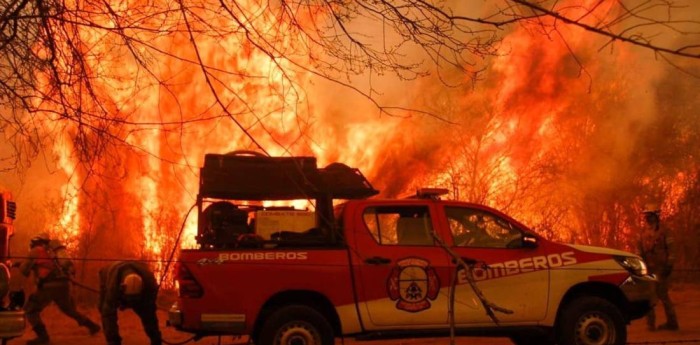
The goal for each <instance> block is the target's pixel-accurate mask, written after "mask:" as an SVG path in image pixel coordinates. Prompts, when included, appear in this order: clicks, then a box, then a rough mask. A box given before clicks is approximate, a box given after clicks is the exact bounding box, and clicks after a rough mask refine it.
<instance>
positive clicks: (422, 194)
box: [416, 188, 450, 200]
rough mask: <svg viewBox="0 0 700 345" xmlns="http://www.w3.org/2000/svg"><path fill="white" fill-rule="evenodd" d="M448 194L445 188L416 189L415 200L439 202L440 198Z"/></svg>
mask: <svg viewBox="0 0 700 345" xmlns="http://www.w3.org/2000/svg"><path fill="white" fill-rule="evenodd" d="M449 192H450V191H449V190H447V188H418V189H416V198H418V199H432V200H439V199H440V196H442V195H445V194H447V193H449Z"/></svg>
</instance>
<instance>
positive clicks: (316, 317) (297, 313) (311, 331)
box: [258, 305, 334, 345]
mask: <svg viewBox="0 0 700 345" xmlns="http://www.w3.org/2000/svg"><path fill="white" fill-rule="evenodd" d="M258 339H259V342H258V345H333V343H334V338H333V328H332V327H331V325H330V323H328V320H326V318H325V317H324V316H323V315H322V314H321V313H319V312H318V311H316V310H315V309H313V308H310V307H307V306H304V305H290V306H286V307H282V308H280V309H278V310H276V311H275V312H273V313H272V314H271V315H270V317H268V318H267V320H265V323H264V324H263V326H262V328H261V330H260V336H259V337H258Z"/></svg>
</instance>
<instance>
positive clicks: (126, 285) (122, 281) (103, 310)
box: [100, 261, 162, 345]
mask: <svg viewBox="0 0 700 345" xmlns="http://www.w3.org/2000/svg"><path fill="white" fill-rule="evenodd" d="M157 295H158V283H157V282H156V278H155V276H154V275H153V273H152V272H151V271H150V270H149V269H148V266H146V265H145V264H143V263H141V262H136V261H119V262H115V263H113V264H111V265H109V266H106V267H103V268H102V269H101V270H100V314H101V315H102V328H103V329H104V334H105V338H106V340H107V345H121V343H122V338H121V336H119V326H118V324H117V310H124V309H127V308H131V309H133V310H134V312H135V313H136V315H138V316H139V318H140V319H141V324H142V325H143V329H144V331H145V332H146V335H147V336H148V338H149V339H150V340H151V345H161V344H162V339H161V334H160V329H159V328H158V317H157V315H156V297H157Z"/></svg>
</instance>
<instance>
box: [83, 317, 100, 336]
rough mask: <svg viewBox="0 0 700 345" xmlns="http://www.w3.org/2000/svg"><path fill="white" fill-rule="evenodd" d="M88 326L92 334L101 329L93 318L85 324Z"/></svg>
mask: <svg viewBox="0 0 700 345" xmlns="http://www.w3.org/2000/svg"><path fill="white" fill-rule="evenodd" d="M84 326H85V327H87V329H88V331H89V332H90V335H95V334H96V333H97V332H99V331H100V326H99V325H98V324H96V323H94V322H92V321H91V320H88V321H87V322H86V323H85V325H84Z"/></svg>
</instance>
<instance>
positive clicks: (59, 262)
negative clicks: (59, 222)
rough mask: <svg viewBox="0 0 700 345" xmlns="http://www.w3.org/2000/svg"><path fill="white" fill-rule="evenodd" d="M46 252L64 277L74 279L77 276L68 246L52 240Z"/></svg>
mask: <svg viewBox="0 0 700 345" xmlns="http://www.w3.org/2000/svg"><path fill="white" fill-rule="evenodd" d="M46 250H47V252H48V254H49V257H50V258H51V260H52V261H53V263H54V265H55V266H56V268H57V269H58V271H59V272H60V274H61V275H62V276H65V277H72V276H74V275H75V265H73V260H71V258H70V256H68V252H67V251H66V246H65V245H63V243H61V242H60V241H58V240H51V241H49V244H48V246H47V247H46Z"/></svg>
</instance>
